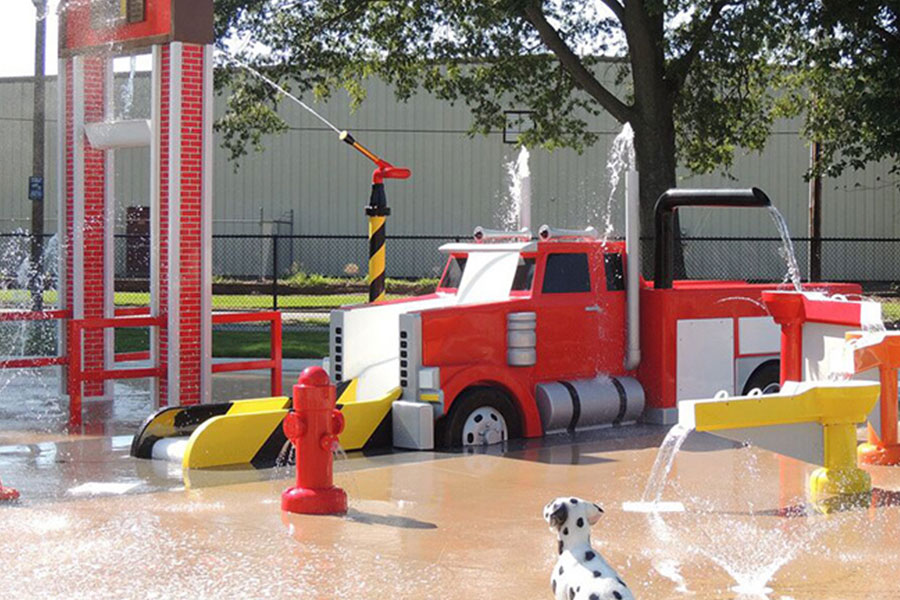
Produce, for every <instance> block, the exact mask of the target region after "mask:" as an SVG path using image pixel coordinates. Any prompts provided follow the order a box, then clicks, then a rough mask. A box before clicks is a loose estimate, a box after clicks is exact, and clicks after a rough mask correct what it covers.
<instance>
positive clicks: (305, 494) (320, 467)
mask: <svg viewBox="0 0 900 600" xmlns="http://www.w3.org/2000/svg"><path fill="white" fill-rule="evenodd" d="M334 404H335V390H334V385H332V383H331V380H330V379H328V374H327V373H326V372H325V371H324V369H322V368H321V367H309V368H307V369H306V370H305V371H303V373H301V374H300V377H299V379H298V380H297V384H296V385H295V386H294V410H293V411H291V412H290V413H288V415H287V416H286V417H285V418H284V433H285V435H287V437H288V439H289V440H290V441H291V443H292V444H293V445H294V448H295V450H296V453H297V485H296V486H294V487H292V488H288V489H287V490H285V491H284V493H283V494H282V495H281V510H284V511H287V512H291V513H300V514H308V515H340V514H344V513H346V512H347V493H346V492H345V491H344V490H342V489H341V488H339V487H336V486H335V485H334V478H333V475H334V469H333V467H334V457H333V456H332V454H331V451H332V449H334V448H335V447H336V445H337V443H338V435H339V434H340V433H341V432H342V431H343V430H344V415H342V414H341V412H340V411H339V410H337V409H335V407H334Z"/></svg>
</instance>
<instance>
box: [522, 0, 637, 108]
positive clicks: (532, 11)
mask: <svg viewBox="0 0 900 600" xmlns="http://www.w3.org/2000/svg"><path fill="white" fill-rule="evenodd" d="M605 1H606V0H604V2H605ZM524 10H525V17H526V18H527V19H528V21H529V22H530V23H531V25H532V26H533V27H534V28H535V29H536V30H537V32H538V35H540V37H541V41H543V42H544V45H546V46H547V48H549V49H550V51H551V52H553V53H554V54H555V55H556V57H557V59H559V62H560V63H561V64H562V66H563V68H565V69H566V71H568V72H569V74H570V75H571V76H572V77H573V78H574V79H575V82H576V83H577V84H578V86H579V87H580V88H581V89H583V90H584V91H585V92H587V93H588V94H589V95H590V96H591V97H592V98H594V99H595V100H596V101H597V102H599V103H600V105H601V106H602V107H603V108H604V109H606V111H607V112H609V114H611V115H612V116H613V117H614V118H615V119H616V120H617V121H619V122H620V123H627V122H629V121H630V120H631V118H632V109H631V107H630V106H628V105H627V104H625V103H623V102H622V101H621V100H619V99H618V98H616V97H615V95H613V94H612V93H611V92H610V91H609V90H607V89H606V88H605V87H603V84H601V83H600V82H599V81H597V78H596V77H594V75H593V73H591V72H590V71H588V70H587V68H586V67H585V66H584V63H582V62H581V59H580V58H579V57H578V56H577V55H576V54H575V53H574V52H573V51H572V49H571V48H569V46H568V44H566V42H565V40H563V39H562V37H560V35H559V32H558V31H556V29H554V28H553V26H552V25H551V24H550V23H549V22H548V21H547V18H546V17H545V16H544V13H543V11H542V10H541V7H540V5H539V4H537V3H529V4H527V5H526V6H525V9H524Z"/></svg>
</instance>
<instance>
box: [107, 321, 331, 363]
mask: <svg viewBox="0 0 900 600" xmlns="http://www.w3.org/2000/svg"><path fill="white" fill-rule="evenodd" d="M149 335H150V334H149V332H148V330H146V329H137V328H134V329H132V328H129V329H118V330H116V352H140V351H142V350H146V349H147V348H148V346H149V344H150V337H149ZM327 354H328V332H327V331H285V332H284V333H283V334H282V339H281V355H282V357H283V358H321V357H323V356H326V355H327ZM213 356H215V357H222V358H267V357H268V356H269V333H268V332H267V331H213Z"/></svg>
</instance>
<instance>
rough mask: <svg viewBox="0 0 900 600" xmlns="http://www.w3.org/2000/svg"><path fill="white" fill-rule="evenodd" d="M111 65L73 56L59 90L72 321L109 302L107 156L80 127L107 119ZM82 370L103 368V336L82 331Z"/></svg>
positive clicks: (98, 313)
mask: <svg viewBox="0 0 900 600" xmlns="http://www.w3.org/2000/svg"><path fill="white" fill-rule="evenodd" d="M108 69H109V63H108V61H107V59H106V58H104V57H98V56H85V57H76V58H73V59H71V60H68V61H66V63H65V71H64V72H63V73H62V77H61V82H60V84H61V85H64V86H65V90H64V92H63V94H62V95H61V97H62V98H64V100H65V110H64V116H65V120H66V122H65V140H66V152H65V161H66V165H65V186H64V189H65V196H64V207H61V208H63V210H62V211H61V213H60V214H61V215H64V219H65V225H64V227H63V228H61V229H62V230H63V231H64V234H65V235H64V239H63V240H61V242H62V244H61V248H62V254H63V258H62V259H61V262H62V265H63V266H64V273H65V274H64V276H63V277H62V282H63V294H62V298H63V302H64V306H65V307H66V308H70V309H71V310H72V314H73V316H74V318H76V319H85V318H87V319H90V318H103V317H104V316H105V312H106V311H105V308H104V306H105V303H106V302H107V301H110V302H111V298H112V296H111V293H110V294H109V295H107V293H106V288H107V287H108V285H110V283H109V282H107V281H106V271H105V268H106V262H107V260H106V259H107V254H106V252H105V246H106V228H107V227H110V226H111V223H108V222H107V206H108V202H110V201H111V200H108V199H107V157H106V152H105V151H103V150H98V149H96V148H93V147H91V145H90V142H89V141H88V139H87V136H86V135H85V130H84V125H85V124H86V123H93V122H98V121H103V120H104V119H105V118H106V99H107V98H106V85H107V79H108ZM82 352H83V356H84V362H83V364H84V367H85V368H86V369H102V368H103V367H104V365H105V361H104V355H105V349H104V333H103V332H102V331H90V332H85V334H84V336H83V350H82ZM104 387H105V386H104V384H103V382H89V383H85V384H84V396H85V397H90V396H101V395H103V394H104Z"/></svg>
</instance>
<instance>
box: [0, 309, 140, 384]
mask: <svg viewBox="0 0 900 600" xmlns="http://www.w3.org/2000/svg"><path fill="white" fill-rule="evenodd" d="M149 314H150V308H149V307H146V306H136V307H126V308H117V309H116V316H117V317H129V316H140V315H149ZM71 318H72V311H71V310H45V311H41V312H31V311H0V323H3V322H6V323H13V322H23V321H27V322H35V321H55V320H60V319H71ZM149 358H150V352H148V351H144V352H122V353H119V354H116V356H115V361H116V362H129V361H134V360H149ZM67 364H69V359H68V357H67V356H39V357H35V358H13V359H8V360H0V369H35V368H38V367H58V366H65V365H67Z"/></svg>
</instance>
